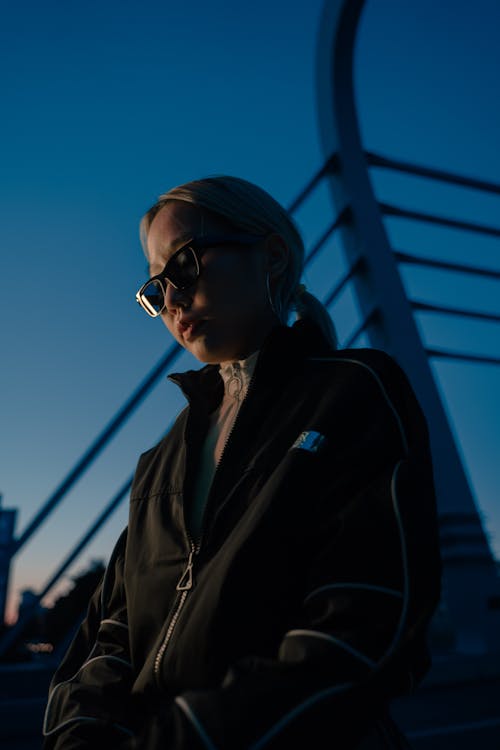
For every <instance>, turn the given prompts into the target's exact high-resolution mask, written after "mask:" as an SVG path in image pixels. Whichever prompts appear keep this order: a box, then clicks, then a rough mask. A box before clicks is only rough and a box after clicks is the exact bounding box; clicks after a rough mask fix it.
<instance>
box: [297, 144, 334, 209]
mask: <svg viewBox="0 0 500 750" xmlns="http://www.w3.org/2000/svg"><path fill="white" fill-rule="evenodd" d="M337 167H338V157H337V154H333V155H332V156H330V158H329V159H327V160H326V161H325V163H324V164H323V166H322V167H321V168H320V169H319V170H318V171H317V172H316V174H315V175H313V177H311V179H310V180H309V182H308V183H307V185H306V186H305V187H304V188H303V189H302V190H301V191H300V193H299V194H298V196H297V197H296V198H295V200H294V201H292V202H291V204H290V205H289V207H288V212H289V213H292V214H293V213H295V211H297V209H298V208H299V207H300V206H301V205H302V203H303V202H304V201H305V199H306V198H307V197H308V196H309V195H310V194H311V193H312V191H313V190H314V188H315V187H316V185H318V183H319V182H320V181H321V180H322V179H323V177H324V176H325V175H327V174H329V173H331V172H335V170H336V169H337Z"/></svg>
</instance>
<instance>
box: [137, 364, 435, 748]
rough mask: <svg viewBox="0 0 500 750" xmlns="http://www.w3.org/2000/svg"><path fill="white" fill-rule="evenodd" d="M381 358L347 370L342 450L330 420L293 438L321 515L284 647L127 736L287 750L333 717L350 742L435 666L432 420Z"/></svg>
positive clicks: (182, 699) (343, 740)
mask: <svg viewBox="0 0 500 750" xmlns="http://www.w3.org/2000/svg"><path fill="white" fill-rule="evenodd" d="M374 356H375V359H374V360H373V361H369V362H368V363H367V361H366V360H365V361H358V362H357V365H358V367H354V369H353V368H351V369H353V378H352V379H353V387H352V389H351V392H352V394H353V395H352V402H351V403H346V411H347V412H348V414H349V420H348V422H349V423H347V422H346V425H347V426H346V427H345V429H343V431H342V446H341V448H339V440H335V434H336V432H335V431H336V425H332V424H328V423H326V424H325V425H323V426H322V429H324V432H325V433H326V439H325V440H324V441H323V444H322V445H320V447H319V449H318V451H317V452H309V451H307V450H304V449H303V448H301V447H300V444H299V445H298V446H297V447H296V448H294V450H296V451H297V454H296V460H298V461H299V462H300V461H303V462H304V464H303V471H309V472H310V475H312V476H314V478H315V479H314V482H313V483H312V485H311V504H314V510H315V514H316V517H317V519H318V522H317V524H315V528H316V531H315V532H314V538H313V539H312V540H311V543H312V544H311V548H312V549H314V550H315V553H314V554H313V555H312V556H311V558H310V559H309V560H308V561H307V571H306V575H305V586H304V591H305V596H304V600H303V603H302V606H301V608H300V612H299V614H298V615H297V618H296V621H295V622H293V623H292V627H290V628H289V629H288V630H287V632H284V633H283V634H282V639H281V643H280V646H279V649H278V651H277V654H276V658H274V659H268V658H265V659H264V658H262V657H260V656H259V655H258V654H255V655H249V656H248V657H247V658H245V659H242V660H240V661H239V662H238V663H236V664H234V665H233V666H232V667H231V669H230V670H229V671H228V673H227V674H226V677H225V679H224V681H223V683H222V684H221V685H220V687H219V688H217V689H214V690H198V691H190V692H186V693H184V694H182V695H179V696H177V697H176V698H175V700H174V703H173V705H172V704H171V705H169V706H168V707H165V711H164V712H162V713H160V714H159V713H156V714H155V715H154V716H153V717H152V718H151V720H150V721H147V722H146V723H145V724H144V726H143V730H142V734H140V735H139V736H137V737H136V738H135V740H134V741H133V742H132V743H131V745H130V746H133V747H134V748H141V750H145V749H146V748H147V750H160V748H161V749H162V750H167V748H168V749H169V750H187V749H188V748H189V749H190V750H192V749H193V750H194V748H206V749H208V750H216V749H217V750H224V749H227V750H239V749H240V748H241V749H242V748H245V749H248V750H250V749H251V750H261V748H269V750H278V749H280V750H281V749H283V750H284V748H290V747H307V746H310V745H311V744H314V745H315V746H320V745H321V746H323V745H322V744H321V743H320V742H319V738H320V737H321V732H323V731H324V727H327V728H329V729H330V731H331V732H332V733H333V735H332V741H331V745H330V744H328V746H329V747H330V746H331V747H339V748H342V747H351V746H352V747H354V742H355V741H357V739H358V738H361V737H362V736H363V733H364V732H365V731H366V728H367V727H368V726H369V724H370V721H371V717H376V716H378V715H380V711H381V707H382V706H383V705H385V704H386V703H387V701H388V700H390V698H391V697H394V696H395V695H398V694H402V693H405V692H411V691H412V689H413V686H415V685H417V684H418V682H419V681H420V680H421V679H422V678H423V676H424V675H425V674H426V672H427V670H428V668H429V666H430V659H429V656H428V649H427V643H426V638H427V627H428V623H429V620H430V618H431V616H432V614H433V611H434V609H435V607H436V605H437V603H438V601H439V594H440V574H441V560H440V554H439V543H438V531H437V514H436V507H435V496H434V485H433V477H432V465H431V458H430V452H429V445H428V436H427V428H426V424H425V420H424V418H423V416H422V413H421V410H420V407H419V406H418V404H417V402H416V399H415V397H414V395H413V391H412V390H411V387H410V386H409V384H408V381H407V379H406V377H405V375H404V373H403V372H402V371H401V370H400V368H399V367H398V366H397V365H396V364H395V363H394V362H393V360H392V359H390V358H389V357H388V356H387V355H382V353H377V354H376V355H374ZM346 364H347V362H346ZM354 364H356V362H354ZM320 442H321V441H320ZM317 444H318V443H317ZM310 462H316V463H315V468H314V470H313V471H311V463H310ZM290 492H293V487H290ZM332 508H334V510H332ZM315 740H316V744H315ZM321 741H323V740H321ZM351 743H353V744H351Z"/></svg>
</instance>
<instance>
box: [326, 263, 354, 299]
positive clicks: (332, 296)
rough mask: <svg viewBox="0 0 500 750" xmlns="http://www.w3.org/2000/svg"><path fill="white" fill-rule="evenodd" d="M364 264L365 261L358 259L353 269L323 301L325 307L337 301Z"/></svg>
mask: <svg viewBox="0 0 500 750" xmlns="http://www.w3.org/2000/svg"><path fill="white" fill-rule="evenodd" d="M362 264H363V259H362V258H358V260H357V261H356V262H355V263H354V264H353V265H352V266H351V268H350V269H349V270H348V271H347V273H345V274H344V275H343V276H342V278H341V279H340V280H339V281H338V282H337V284H335V286H334V287H333V289H332V291H331V292H329V294H327V295H326V297H325V299H324V300H323V304H324V306H325V307H330V305H331V304H333V302H334V301H335V299H336V298H337V297H338V295H339V294H340V292H341V291H342V289H343V288H344V286H345V285H346V284H347V282H348V281H349V279H350V278H351V277H352V276H354V274H355V273H357V272H358V271H359V269H360V268H361V266H362Z"/></svg>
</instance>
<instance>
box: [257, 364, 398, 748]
mask: <svg viewBox="0 0 500 750" xmlns="http://www.w3.org/2000/svg"><path fill="white" fill-rule="evenodd" d="M315 361H333V358H321V357H318V358H315ZM335 361H336V362H351V363H353V364H358V365H360V366H361V367H364V368H365V369H366V370H368V371H369V372H371V374H372V375H373V377H374V378H375V380H376V382H377V383H378V385H379V386H380V389H381V390H382V393H383V396H384V398H385V400H386V402H387V404H388V405H389V408H390V409H391V411H392V413H393V414H394V417H395V419H396V422H397V424H398V426H399V430H400V433H401V437H402V440H403V446H404V449H405V453H406V455H408V440H407V438H406V434H405V431H404V429H403V424H402V422H401V419H400V417H399V414H398V413H397V411H396V408H395V406H394V404H393V403H392V401H391V400H390V398H389V395H388V393H387V391H386V390H385V388H384V386H383V383H382V381H381V380H380V378H379V377H378V375H377V373H376V372H375V371H374V370H372V368H371V367H369V366H368V365H366V364H365V363H364V362H359V361H358V360H355V359H335ZM402 463H403V460H400V461H398V463H397V464H396V466H395V467H394V470H393V473H392V478H391V498H392V506H393V510H394V515H395V517H396V522H397V525H398V532H399V539H400V543H401V561H402V567H403V592H404V593H403V605H402V607H401V614H400V617H399V622H398V625H397V628H396V633H395V635H394V638H393V639H392V642H391V644H390V646H389V648H388V649H387V651H386V652H385V654H384V655H383V656H382V657H381V658H380V660H379V661H378V662H377V663H376V665H375V668H374V672H377V671H379V670H380V669H381V668H382V666H383V665H384V664H385V662H386V661H387V660H388V659H389V657H390V656H391V654H392V653H393V651H394V650H395V648H396V646H397V644H398V641H399V640H400V638H401V633H402V631H403V628H404V625H405V621H406V615H407V611H408V599H409V573H408V554H407V549H406V540H405V536H404V528H403V522H402V520H401V514H400V512H399V507H398V500H397V492H396V478H397V473H398V470H399V467H400V466H401V464H402ZM354 685H355V683H346V684H344V685H340V686H333V687H331V688H327V689H326V690H321V691H320V692H319V693H316V694H315V695H312V696H310V697H309V698H308V699H307V700H305V701H303V702H302V703H300V704H299V705H298V706H296V707H295V708H294V709H292V711H289V712H288V714H286V715H285V716H283V718H282V719H280V720H279V721H278V722H277V723H276V724H274V726H272V727H271V728H270V729H269V731H268V732H266V734H264V735H263V736H262V737H261V739H260V740H258V741H257V742H256V743H254V744H253V745H252V746H251V747H250V748H249V750H260V749H261V748H262V747H264V746H265V745H266V744H267V742H269V740H271V739H272V738H273V737H274V736H275V735H276V734H277V733H278V732H279V731H281V730H282V729H283V728H284V727H285V726H286V724H288V723H289V722H291V721H292V720H293V719H294V718H295V717H296V716H297V715H298V714H300V713H302V712H303V711H305V710H306V709H307V708H309V707H310V706H312V705H314V704H315V703H317V702H318V701H320V700H322V699H324V698H328V697H330V696H331V695H334V694H335V693H337V692H340V691H341V690H347V689H348V688H350V687H354Z"/></svg>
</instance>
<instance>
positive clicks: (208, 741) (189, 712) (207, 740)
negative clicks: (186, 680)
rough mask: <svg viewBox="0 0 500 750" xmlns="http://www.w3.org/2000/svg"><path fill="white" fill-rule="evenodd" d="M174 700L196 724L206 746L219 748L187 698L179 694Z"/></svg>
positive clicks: (212, 748)
mask: <svg viewBox="0 0 500 750" xmlns="http://www.w3.org/2000/svg"><path fill="white" fill-rule="evenodd" d="M174 702H175V703H177V705H178V706H179V708H180V709H181V710H182V711H183V712H184V714H185V715H186V716H187V718H188V719H189V721H190V722H191V724H192V725H193V726H194V728H195V729H196V732H197V733H198V735H199V737H200V738H201V740H202V741H203V743H204V745H205V747H206V748H208V750H217V748H216V746H215V745H214V743H213V742H212V740H211V739H210V737H209V736H208V734H207V732H206V731H205V728H204V726H203V724H202V723H201V721H200V720H199V719H198V717H197V716H196V714H195V712H194V711H193V709H192V708H191V706H190V705H189V703H188V702H187V700H186V699H185V698H183V697H182V695H178V696H177V698H176V699H175V701H174Z"/></svg>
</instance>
